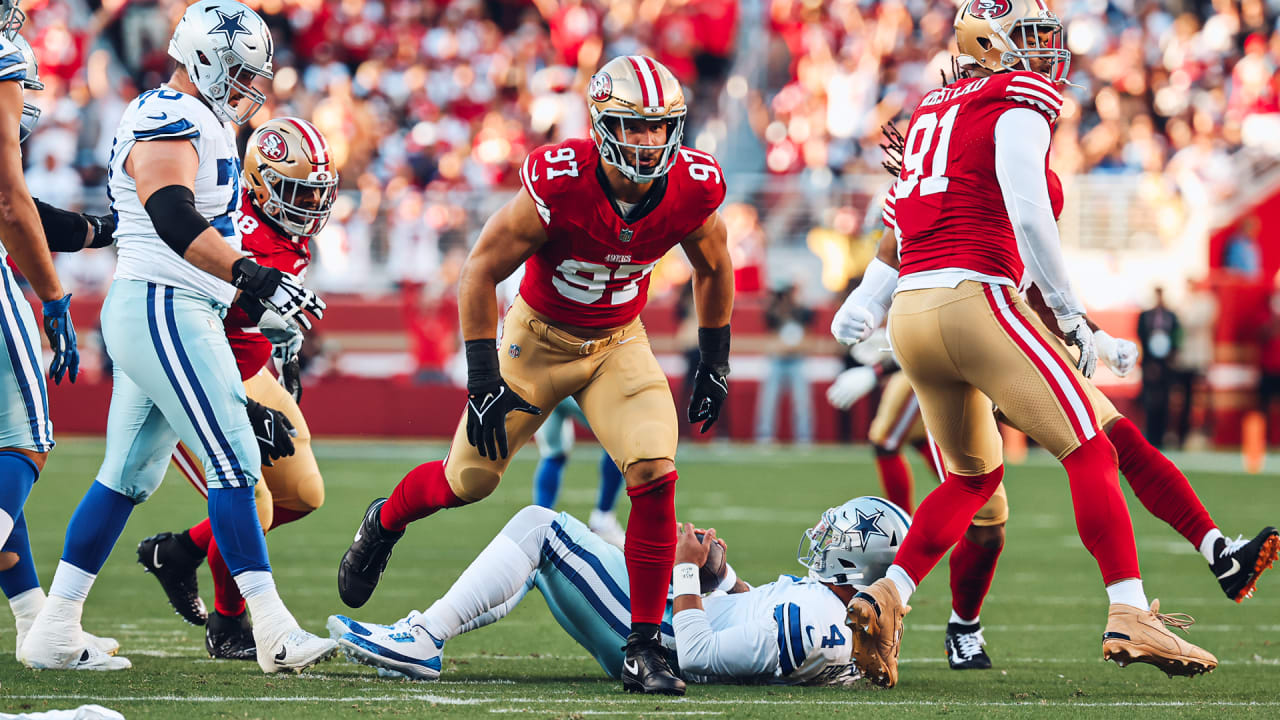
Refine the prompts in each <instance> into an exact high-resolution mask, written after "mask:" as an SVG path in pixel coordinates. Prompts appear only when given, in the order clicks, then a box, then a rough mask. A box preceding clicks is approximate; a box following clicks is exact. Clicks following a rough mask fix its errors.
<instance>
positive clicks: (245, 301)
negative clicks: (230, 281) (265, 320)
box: [236, 294, 267, 325]
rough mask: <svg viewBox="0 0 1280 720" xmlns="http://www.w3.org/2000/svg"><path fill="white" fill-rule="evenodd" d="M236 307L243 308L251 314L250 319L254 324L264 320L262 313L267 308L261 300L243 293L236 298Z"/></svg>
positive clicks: (246, 313)
mask: <svg viewBox="0 0 1280 720" xmlns="http://www.w3.org/2000/svg"><path fill="white" fill-rule="evenodd" d="M236 307H238V308H240V309H241V310H243V311H244V314H245V315H248V316H249V319H250V320H252V321H253V324H254V325H257V324H258V323H260V322H262V313H264V312H266V310H267V308H266V306H265V305H263V304H262V301H261V300H259V299H257V298H254V297H249V296H248V295H243V294H242V295H241V296H240V297H239V298H237V299H236Z"/></svg>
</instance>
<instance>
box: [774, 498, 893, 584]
mask: <svg viewBox="0 0 1280 720" xmlns="http://www.w3.org/2000/svg"><path fill="white" fill-rule="evenodd" d="M910 528H911V516H909V515H907V513H906V512H905V511H904V510H903V509H902V508H900V507H898V506H897V505H894V504H893V503H891V502H889V501H888V500H885V499H884V498H878V497H872V496H870V495H868V496H864V497H857V498H854V499H852V500H850V501H849V502H847V503H845V504H843V505H841V506H840V507H833V508H831V509H830V510H827V511H826V512H824V513H822V519H821V520H819V521H818V524H817V525H814V526H813V527H811V528H809V529H808V530H805V531H804V536H803V537H801V538H800V548H799V550H798V551H797V553H796V559H797V560H799V561H800V564H801V565H803V566H805V567H806V568H809V577H811V578H814V579H816V580H821V581H823V582H828V583H831V584H833V585H853V586H856V587H864V586H867V585H870V584H871V583H873V582H875V581H876V580H879V579H880V578H882V577H884V574H885V571H887V570H888V569H889V566H890V565H892V564H893V557H894V555H896V554H897V552H898V548H899V547H900V546H901V545H902V539H903V538H904V537H906V535H907V530H909V529H910Z"/></svg>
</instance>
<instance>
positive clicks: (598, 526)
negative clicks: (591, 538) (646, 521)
mask: <svg viewBox="0 0 1280 720" xmlns="http://www.w3.org/2000/svg"><path fill="white" fill-rule="evenodd" d="M625 483H626V479H625V478H623V477H622V471H621V470H619V469H618V463H616V462H614V461H613V457H612V456H610V455H609V451H608V450H605V451H603V452H601V453H600V487H599V490H598V491H597V494H596V506H595V507H594V508H592V509H591V516H590V517H588V518H587V527H589V528H591V532H593V533H595V534H597V535H599V536H600V537H602V538H604V539H605V542H608V543H609V544H610V545H614V546H617V547H622V546H623V543H624V542H625V540H626V536H627V531H626V530H624V529H623V527H622V525H621V524H619V523H618V516H617V515H616V514H615V513H614V510H613V509H614V508H615V507H617V505H618V496H619V495H620V494H621V493H622V486H623V485H624V484H625Z"/></svg>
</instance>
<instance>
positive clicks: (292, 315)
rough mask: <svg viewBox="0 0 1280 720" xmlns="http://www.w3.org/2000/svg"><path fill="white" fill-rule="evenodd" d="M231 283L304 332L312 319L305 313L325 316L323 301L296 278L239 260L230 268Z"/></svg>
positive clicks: (251, 262) (308, 328) (273, 269)
mask: <svg viewBox="0 0 1280 720" xmlns="http://www.w3.org/2000/svg"><path fill="white" fill-rule="evenodd" d="M231 284H232V285H234V286H236V287H237V288H239V289H240V291H241V292H243V293H244V294H246V295H248V296H250V297H252V298H256V299H257V300H260V301H261V302H262V304H263V305H265V306H266V307H268V308H270V309H271V310H274V311H276V312H277V313H278V314H279V315H280V317H283V318H284V319H286V320H293V321H295V322H297V323H298V325H299V326H301V327H302V329H303V330H310V329H311V320H310V319H308V318H307V316H306V315H304V314H303V313H304V312H307V313H310V314H312V315H314V316H315V317H316V318H322V317H324V309H325V303H324V301H323V300H321V299H320V296H319V295H316V294H315V293H314V292H312V291H311V290H308V289H307V288H305V287H303V286H302V281H301V280H300V279H298V277H297V276H296V275H290V274H289V273H287V272H282V271H280V270H277V269H276V268H273V267H266V266H263V265H259V264H258V263H256V262H254V261H252V260H250V259H249V258H240V259H239V260H237V261H235V264H233V265H232V266H231Z"/></svg>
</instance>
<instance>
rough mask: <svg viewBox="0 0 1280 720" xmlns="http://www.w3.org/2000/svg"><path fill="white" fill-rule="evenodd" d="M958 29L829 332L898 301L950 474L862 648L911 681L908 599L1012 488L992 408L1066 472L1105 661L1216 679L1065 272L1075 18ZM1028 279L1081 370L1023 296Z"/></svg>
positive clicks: (855, 617) (859, 621)
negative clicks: (1102, 603) (1129, 461)
mask: <svg viewBox="0 0 1280 720" xmlns="http://www.w3.org/2000/svg"><path fill="white" fill-rule="evenodd" d="M955 25H956V35H957V42H958V44H959V46H960V48H961V51H962V52H963V53H965V54H968V55H971V56H972V58H973V61H974V68H973V70H972V71H971V74H972V77H969V78H966V79H963V80H960V81H958V82H955V83H953V84H951V85H949V86H947V87H945V88H941V89H938V90H935V91H933V92H930V93H928V94H927V95H926V96H925V97H924V98H923V99H922V100H921V103H920V105H919V107H918V108H917V109H916V110H915V112H914V113H913V115H912V118H911V122H910V125H909V126H908V132H907V137H906V145H905V148H906V149H905V152H904V155H903V163H902V170H901V173H900V174H899V176H898V181H897V182H896V183H895V185H894V188H893V190H892V192H891V196H892V197H893V199H894V202H893V203H892V205H887V207H886V219H888V220H890V221H891V222H890V224H891V227H892V228H894V229H895V232H886V233H885V235H884V238H883V239H882V241H881V245H880V251H879V253H878V255H877V259H876V261H873V263H872V265H871V267H870V268H869V269H868V273H867V278H866V280H865V281H864V282H863V284H862V285H861V286H859V288H858V290H856V291H855V292H854V294H853V296H851V298H850V302H849V303H847V309H846V310H844V312H843V317H842V318H840V319H839V320H838V321H837V323H836V324H835V325H834V326H833V331H834V332H835V334H836V335H837V337H838V338H841V339H845V340H848V341H858V340H861V339H864V338H865V337H866V336H867V335H868V334H869V333H870V332H871V329H872V328H874V327H875V326H876V325H878V324H879V322H880V320H882V319H883V317H884V315H885V314H886V313H887V312H889V304H890V303H891V302H892V320H891V323H890V336H891V342H892V344H893V347H894V351H895V353H896V355H897V358H898V361H899V362H900V363H901V364H902V368H903V371H904V372H905V373H906V374H907V377H908V379H910V380H911V385H912V387H914V388H915V390H916V393H917V396H918V398H919V401H920V409H921V412H922V414H923V415H924V418H925V424H926V426H928V427H929V429H930V431H931V433H932V435H933V437H934V439H935V440H936V441H937V443H938V445H939V448H940V450H941V455H942V458H943V465H944V466H945V473H946V481H945V482H943V483H942V484H941V485H940V486H939V487H938V488H937V489H936V490H934V491H933V492H932V493H930V494H929V496H928V497H926V498H925V500H924V501H923V502H922V503H921V504H920V507H919V509H918V510H917V513H916V522H915V528H916V530H915V532H912V533H909V534H908V536H907V538H906V540H905V542H904V543H903V546H902V549H901V550H900V552H899V553H898V556H897V559H896V560H895V564H894V565H893V566H891V567H890V568H889V570H888V571H887V573H886V577H885V578H884V579H882V580H879V581H877V582H876V583H874V584H873V585H872V586H871V587H870V588H868V590H867V591H865V592H863V593H859V594H858V595H857V596H856V597H855V598H854V599H853V601H852V603H851V604H850V610H849V622H850V625H851V626H852V627H853V635H854V645H855V653H858V656H859V658H860V660H861V661H862V662H861V664H863V665H864V667H865V668H866V669H867V671H868V675H869V676H871V677H872V679H873V680H875V681H876V682H878V683H880V684H882V685H885V686H892V685H894V684H895V683H896V682H897V677H898V669H897V658H898V647H899V643H900V642H901V633H902V618H903V616H904V615H905V614H906V612H907V610H908V609H909V608H908V606H907V602H908V601H909V599H910V596H911V593H912V592H914V590H915V587H916V584H917V583H918V582H919V581H921V580H923V579H924V577H925V576H926V575H928V573H929V571H930V570H932V568H933V567H934V565H936V564H937V562H938V560H939V559H941V557H942V555H943V554H944V553H945V552H946V551H947V549H948V548H950V547H951V546H952V545H954V544H955V543H956V541H958V540H959V539H960V538H961V536H962V535H963V534H964V533H965V531H966V529H967V528H968V526H969V524H970V520H971V519H972V517H973V514H974V512H976V511H977V510H978V508H979V507H981V506H982V505H983V504H985V503H986V502H987V500H988V499H989V498H990V497H991V496H992V494H993V493H994V492H995V490H996V488H997V487H998V486H999V485H1000V482H1001V479H1002V478H1003V474H1004V473H1003V461H1002V457H1001V445H1000V434H999V430H998V428H997V427H996V421H995V418H994V417H993V416H992V413H991V403H992V402H993V401H994V403H995V404H996V405H997V406H998V407H999V408H1000V409H1001V411H1002V412H1003V413H1004V414H1005V415H1006V416H1008V417H1009V418H1010V419H1011V420H1012V421H1013V422H1014V423H1015V424H1016V425H1017V426H1018V427H1020V428H1021V429H1023V430H1024V431H1025V432H1027V433H1028V434H1029V435H1030V436H1031V437H1032V438H1034V439H1035V440H1036V441H1037V442H1038V443H1039V444H1040V445H1042V446H1044V447H1045V448H1047V449H1048V450H1049V451H1050V452H1052V453H1054V455H1055V456H1056V457H1057V458H1059V460H1061V461H1062V463H1063V465H1064V467H1065V469H1066V471H1067V475H1068V478H1069V480H1070V483H1071V490H1072V497H1073V502H1074V506H1075V510H1076V524H1077V529H1078V530H1079V534H1080V537H1081V540H1082V541H1083V542H1084V545H1085V547H1086V548H1087V549H1088V550H1089V551H1090V552H1091V553H1092V555H1093V556H1094V558H1095V560H1096V561H1097V563H1098V566H1099V569H1100V570H1101V573H1102V577H1103V582H1104V584H1105V585H1106V591H1107V595H1108V598H1109V600H1110V603H1111V605H1110V610H1109V615H1108V619H1107V625H1106V632H1105V634H1104V639H1103V656H1104V657H1105V658H1107V659H1111V660H1115V661H1116V662H1117V663H1120V664H1122V665H1123V664H1126V663H1128V662H1147V663H1151V664H1155V665H1157V666H1158V667H1160V668H1161V669H1162V670H1164V671H1165V672H1166V673H1169V674H1171V675H1173V674H1178V675H1195V674H1198V673H1202V672H1208V671H1211V670H1213V669H1214V668H1215V667H1216V666H1217V659H1216V658H1214V657H1213V655H1212V654H1210V653H1208V652H1206V651H1204V650H1202V649H1200V648H1199V647H1196V646H1195V645H1192V644H1190V643H1188V642H1186V641H1185V640H1183V639H1182V638H1180V637H1178V636H1177V635H1174V634H1173V633H1172V632H1171V631H1170V630H1169V629H1168V627H1166V625H1167V624H1179V623H1178V620H1177V619H1176V618H1173V617H1170V616H1168V615H1162V614H1160V613H1159V605H1158V603H1151V604H1149V603H1148V602H1147V598H1146V594H1145V591H1144V589H1143V586H1142V580H1141V573H1140V571H1139V569H1138V559H1137V550H1136V546H1135V542H1134V537H1133V525H1132V522H1131V521H1130V519H1129V515H1128V510H1127V508H1126V507H1125V503H1124V496H1123V494H1122V493H1121V491H1120V486H1119V472H1118V466H1117V460H1116V453H1115V448H1114V446H1112V444H1111V442H1110V441H1109V440H1108V439H1107V436H1106V434H1105V433H1104V432H1103V431H1102V425H1101V424H1100V422H1099V418H1098V417H1097V414H1096V413H1095V412H1094V411H1093V407H1092V405H1091V404H1090V402H1089V400H1088V399H1087V393H1088V392H1089V390H1088V387H1089V386H1088V385H1087V383H1085V382H1084V378H1085V377H1088V376H1090V375H1092V373H1093V369H1094V366H1095V365H1096V363H1097V348H1096V346H1095V341H1094V336H1093V331H1092V329H1091V328H1090V327H1089V325H1088V323H1087V321H1086V319H1085V317H1084V308H1083V306H1082V305H1081V303H1080V302H1079V300H1077V299H1076V297H1075V295H1074V293H1073V292H1072V290H1071V287H1070V283H1069V282H1068V280H1067V277H1066V272H1065V268H1064V266H1063V262H1062V257H1061V248H1060V247H1059V245H1058V234H1057V225H1056V223H1055V222H1054V218H1053V213H1052V210H1051V208H1050V202H1049V192H1048V187H1047V180H1046V173H1045V167H1046V162H1047V154H1048V149H1049V140H1050V134H1051V128H1052V125H1053V123H1054V122H1055V121H1056V120H1057V116H1058V111H1059V110H1060V109H1061V107H1062V97H1061V95H1060V94H1059V93H1058V90H1057V87H1056V85H1057V84H1058V83H1059V82H1063V81H1065V77H1066V73H1067V70H1068V67H1069V64H1070V57H1071V53H1070V52H1069V51H1068V50H1067V49H1066V48H1065V47H1064V46H1063V43H1062V25H1061V23H1060V22H1059V21H1058V19H1057V17H1056V16H1055V15H1053V13H1052V12H1050V11H1049V10H1048V9H1047V7H1046V6H1045V5H1044V3H1043V1H1042V0H1009V1H1008V2H1003V3H991V2H988V1H987V0H971V1H970V2H966V3H964V4H962V5H961V6H960V9H959V11H958V13H957V15H956V22H955ZM1024 272H1025V273H1026V274H1027V276H1028V277H1029V278H1030V279H1031V280H1032V281H1033V282H1035V284H1036V285H1038V286H1039V287H1040V289H1041V290H1042V291H1043V293H1044V297H1045V301H1046V302H1047V303H1048V305H1049V306H1050V308H1051V309H1052V310H1053V312H1054V316H1055V320H1056V324H1057V325H1058V326H1059V328H1060V329H1061V330H1062V332H1063V335H1064V336H1065V337H1067V338H1068V340H1069V342H1070V343H1071V344H1073V345H1075V346H1076V347H1077V348H1078V349H1079V351H1080V357H1079V359H1078V360H1074V359H1072V358H1071V356H1070V355H1069V354H1067V353H1065V352H1063V348H1062V347H1058V346H1055V345H1054V344H1053V343H1052V342H1051V341H1050V340H1049V338H1051V337H1052V334H1051V333H1050V332H1049V331H1048V330H1047V329H1046V328H1044V326H1043V325H1042V324H1041V323H1040V320H1039V318H1038V317H1037V316H1036V315H1035V313H1034V312H1032V311H1031V310H1030V309H1029V308H1028V307H1027V306H1026V303H1025V301H1023V300H1022V298H1021V296H1020V295H1019V294H1018V293H1017V292H1016V290H1017V286H1018V283H1019V282H1020V281H1021V279H1022V277H1023V274H1024ZM854 296H857V297H856V298H854Z"/></svg>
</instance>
